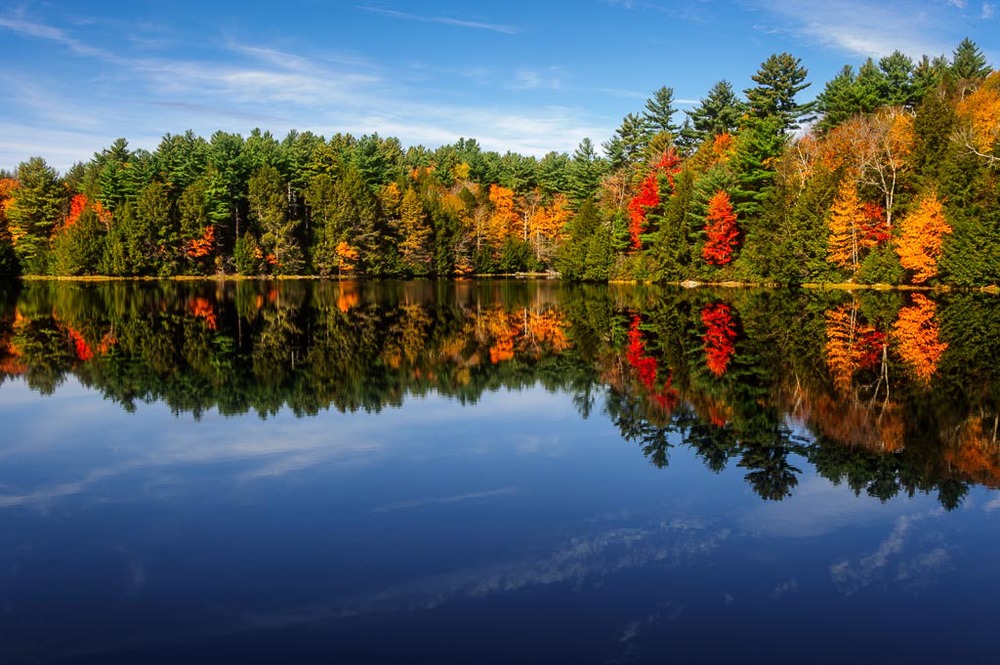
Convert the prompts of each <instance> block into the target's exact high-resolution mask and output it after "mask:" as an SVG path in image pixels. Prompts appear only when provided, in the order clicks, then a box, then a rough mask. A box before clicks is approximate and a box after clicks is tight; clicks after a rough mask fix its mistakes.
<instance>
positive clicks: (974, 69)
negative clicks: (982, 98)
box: [951, 37, 993, 81]
mask: <svg viewBox="0 0 1000 665" xmlns="http://www.w3.org/2000/svg"><path fill="white" fill-rule="evenodd" d="M992 71H993V68H992V67H990V65H989V63H988V62H987V60H986V56H985V55H984V54H983V51H982V49H980V48H979V47H978V46H976V44H975V42H973V41H972V40H971V39H969V38H968V37H966V38H965V39H963V40H962V41H961V42H960V43H959V45H958V46H957V47H955V50H954V52H953V53H952V57H951V74H952V76H954V77H955V78H956V79H957V80H959V81H964V80H969V79H985V78H986V77H987V76H989V75H990V72H992Z"/></svg>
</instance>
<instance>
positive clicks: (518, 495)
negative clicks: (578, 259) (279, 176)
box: [0, 282, 1000, 663]
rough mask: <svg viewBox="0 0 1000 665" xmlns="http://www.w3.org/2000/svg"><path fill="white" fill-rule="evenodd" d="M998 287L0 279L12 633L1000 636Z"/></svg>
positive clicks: (712, 641)
mask: <svg viewBox="0 0 1000 665" xmlns="http://www.w3.org/2000/svg"><path fill="white" fill-rule="evenodd" d="M998 303H1000V301H998V300H997V299H996V298H994V297H990V296H982V295H965V294H951V295H948V296H941V297H938V296H934V297H931V296H925V295H921V294H915V295H909V294H897V293H864V294H860V295H856V296H852V295H851V294H845V293H835V294H822V293H805V294H803V293H797V292H790V291H785V292H780V291H776V292H766V291H719V292H715V291H696V292H681V291H672V290H659V289H644V288H638V287H629V288H604V287H600V288H598V287H578V286H571V285H562V284H558V283H471V282H465V283H429V282H428V283H405V284H404V283H390V284H364V283H343V284H327V283H280V284H273V283H258V282H248V283H239V284H234V283H226V284H215V283H191V284H186V283H185V284H178V283H165V284H156V283H147V284H133V283H125V284H102V285H93V284H83V285H80V284H67V283H60V284H45V283H35V284H29V285H26V286H23V287H15V286H11V285H8V286H0V423H2V428H3V429H2V434H0V534H2V535H0V609H2V612H0V662H3V663H230V662H239V663H257V662H286V663H292V662H324V663H326V662H330V663H333V662H336V663H352V662H358V663H360V662H394V663H412V662H438V663H468V662H479V663H515V662H544V663H555V662H573V663H642V662H656V663H662V662H698V661H702V662H713V661H718V662H736V661H739V662H772V663H773V662H795V663H826V662H831V663H832V662H838V663H839V662H843V661H845V660H848V659H849V660H850V661H852V662H877V661H879V662H911V663H914V662H994V658H995V657H991V653H992V652H993V651H995V649H994V648H993V647H994V642H995V640H994V634H995V630H996V626H997V622H998V619H1000V610H998V609H997V607H998V605H997V599H998V598H1000V566H998V561H1000V558H998V554H1000V530H998V528H1000V492H998V491H997V489H996V488H997V487H1000V444H998V439H997V427H998V426H997V423H998V419H997V416H998V413H1000V410H998V398H1000V390H998V388H1000V382H998V378H1000V377H998V376H997V373H998V369H997V364H998V363H997V359H998V358H1000V348H998V347H1000V304H998Z"/></svg>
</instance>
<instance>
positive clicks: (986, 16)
mask: <svg viewBox="0 0 1000 665" xmlns="http://www.w3.org/2000/svg"><path fill="white" fill-rule="evenodd" d="M995 13H996V5H994V4H993V3H991V2H984V3H983V9H982V12H980V14H979V16H980V18H982V19H983V20H984V21H988V20H990V19H991V18H993V16H994V14H995Z"/></svg>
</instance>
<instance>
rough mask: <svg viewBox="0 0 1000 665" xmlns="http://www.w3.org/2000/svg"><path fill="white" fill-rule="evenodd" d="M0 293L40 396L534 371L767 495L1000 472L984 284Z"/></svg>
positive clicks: (1, 320)
mask: <svg viewBox="0 0 1000 665" xmlns="http://www.w3.org/2000/svg"><path fill="white" fill-rule="evenodd" d="M0 296H2V300H0V303H2V304H0V382H2V381H8V380H11V379H13V378H15V377H23V379H24V381H26V383H27V385H28V386H30V388H31V389H32V390H34V391H37V392H39V393H41V394H43V395H48V394H51V393H53V391H55V390H56V389H57V387H58V386H60V385H62V384H64V383H65V382H66V381H67V379H68V378H69V377H72V378H73V379H74V380H75V381H78V382H79V383H80V384H81V385H82V386H85V387H86V388H88V389H90V390H96V391H99V392H100V393H101V394H103V395H104V396H105V397H106V398H108V399H110V400H112V401H114V402H115V403H117V404H120V405H121V407H122V408H124V409H126V410H128V411H132V410H134V409H135V408H136V405H137V404H139V403H142V402H147V403H151V402H162V403H165V404H166V405H168V406H169V408H170V410H171V411H172V412H173V413H175V414H178V415H180V414H191V415H192V416H193V417H194V419H196V420H197V419H199V418H202V417H204V416H205V415H206V414H208V413H211V412H217V413H219V414H223V415H227V416H229V415H236V414H242V413H246V412H256V413H257V414H259V416H260V417H265V418H266V417H273V416H275V415H276V414H278V413H279V412H280V411H281V410H282V409H286V408H287V409H289V410H290V411H291V412H292V413H294V414H296V415H297V416H309V415H314V414H317V413H319V412H321V411H323V410H326V409H331V408H332V409H335V410H337V411H341V412H353V411H358V410H362V411H366V412H378V411H380V410H382V409H384V408H386V407H390V406H398V405H400V404H402V403H403V402H404V400H408V399H413V398H415V397H419V396H424V395H428V394H430V393H434V394H439V395H444V396H448V397H453V398H456V399H457V400H459V401H460V402H462V403H475V402H476V401H477V400H479V399H480V398H481V397H482V395H483V394H484V392H486V391H496V390H498V389H501V388H507V389H523V388H526V387H529V386H533V385H541V386H543V387H544V388H545V389H546V390H548V391H559V392H568V393H570V394H571V395H572V396H573V402H574V404H576V407H577V409H578V411H579V413H580V414H581V415H582V416H583V417H585V418H586V417H599V418H608V419H610V422H611V423H613V425H614V426H615V427H616V428H617V429H618V430H619V432H620V434H621V437H622V438H623V439H624V440H626V441H629V442H633V443H635V444H636V445H637V446H638V447H639V448H640V449H641V451H642V453H643V454H644V455H646V456H647V457H648V458H649V460H650V462H651V463H653V464H654V465H656V466H657V467H666V466H668V464H669V463H670V459H671V451H672V449H673V448H675V447H677V446H685V447H687V448H689V449H691V450H693V451H694V452H695V453H696V455H697V456H698V457H699V458H700V459H701V460H703V462H704V465H705V467H706V468H707V469H708V470H710V471H712V472H716V473H718V472H720V471H722V470H723V469H726V468H728V467H730V466H733V465H735V466H736V467H737V468H739V469H741V470H742V473H743V475H744V478H745V480H746V482H747V483H749V485H750V486H751V487H752V488H753V490H754V492H755V493H756V494H757V495H759V496H760V497H761V498H763V499H766V500H781V499H783V498H786V497H788V496H789V495H791V494H792V493H793V492H794V491H795V489H796V487H797V485H798V483H799V481H800V478H801V476H802V473H803V468H804V466H805V465H808V466H811V467H813V468H815V470H816V471H817V472H818V473H819V474H821V475H822V476H824V477H826V478H829V479H830V480H832V481H834V482H835V483H838V484H840V483H843V484H846V485H848V486H849V487H850V488H851V489H853V490H854V492H855V493H866V494H868V495H871V496H873V497H877V498H879V499H882V500H886V499H889V498H891V497H893V496H896V495H897V494H901V493H902V494H906V495H913V494H914V493H915V492H932V493H934V494H935V495H936V496H937V497H938V500H939V501H940V503H941V505H942V506H944V507H945V508H948V509H952V508H955V507H956V506H958V505H960V504H961V502H962V499H963V497H964V496H965V495H966V494H967V492H968V490H969V487H970V485H971V484H974V483H981V484H984V485H987V486H989V487H998V486H1000V448H998V445H997V434H998V408H997V405H998V392H997V390H998V389H997V386H998V385H1000V382H998V380H997V379H998V377H997V376H996V372H997V371H998V370H997V366H996V363H995V362H994V359H995V358H997V357H1000V306H998V304H997V302H996V299H995V298H992V297H990V296H985V295H980V294H949V295H947V296H941V297H937V296H935V297H934V298H932V297H931V296H929V295H925V294H922V293H913V294H905V293H900V292H862V293H860V294H856V295H852V294H850V293H845V292H834V293H825V292H813V293H809V292H792V291H737V290H730V291H708V290H699V291H680V290H669V289H658V288H645V287H621V288H615V287H610V288H609V287H596V286H579V285H564V284H559V283H550V282H538V283H520V282H489V283H483V282H458V283H447V282H414V283H353V282H343V283H329V282H315V283H314V282H280V283H274V282H257V281H246V282H218V283H214V282H212V283H210V282H194V283H180V282H157V283H134V282H125V283H105V284H89V283H85V284H68V283H28V284H26V285H25V286H24V287H23V288H20V289H18V288H17V287H15V286H11V285H7V286H5V287H3V289H2V290H0ZM0 396H2V395H0ZM513 417H516V415H515V416H513ZM319 449H320V452H317V451H310V450H303V451H300V452H301V454H300V455H299V456H298V457H296V458H294V459H292V460H284V461H283V462H282V464H292V465H295V464H306V463H307V462H308V459H309V456H310V455H312V454H323V453H322V452H321V450H322V446H319ZM274 472H276V471H275V470H274V469H271V470H268V469H261V470H258V471H257V473H263V474H267V473H274ZM52 491H61V490H52ZM4 500H5V501H7V502H10V501H15V500H18V499H12V498H10V497H8V498H6V499H4Z"/></svg>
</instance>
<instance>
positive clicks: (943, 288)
mask: <svg viewBox="0 0 1000 665" xmlns="http://www.w3.org/2000/svg"><path fill="white" fill-rule="evenodd" d="M3 279H7V280H9V281H11V282H13V281H21V282H89V283H101V282H269V281H331V282H345V281H380V280H386V281H394V280H395V281H409V280H448V281H456V280H458V281H474V280H482V279H515V280H546V281H565V280H563V279H562V277H561V276H560V275H559V274H558V273H497V274H483V275H467V276H458V277H410V278H402V277H368V276H365V275H357V276H355V275H334V276H326V277H324V276H321V275H255V276H249V275H171V276H167V277H150V276H132V277H115V276H111V275H81V276H66V275H20V276H17V277H10V278H3ZM567 283H571V282H567ZM575 283H578V284H584V283H592V284H600V283H602V282H575ZM603 283H606V284H608V285H616V286H621V285H640V284H641V285H646V286H676V287H680V288H684V289H700V288H724V289H809V290H813V291H929V292H938V293H948V292H953V291H954V292H972V291H980V292H983V293H990V294H993V295H998V294H1000V286H998V285H996V284H989V285H986V286H952V285H950V284H940V285H936V286H920V285H914V284H901V285H893V284H855V283H852V282H803V283H802V284H796V285H787V284H778V283H775V282H739V281H723V282H701V281H697V280H683V281H666V282H654V281H650V280H639V279H628V280H626V279H614V280H609V281H607V282H603Z"/></svg>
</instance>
